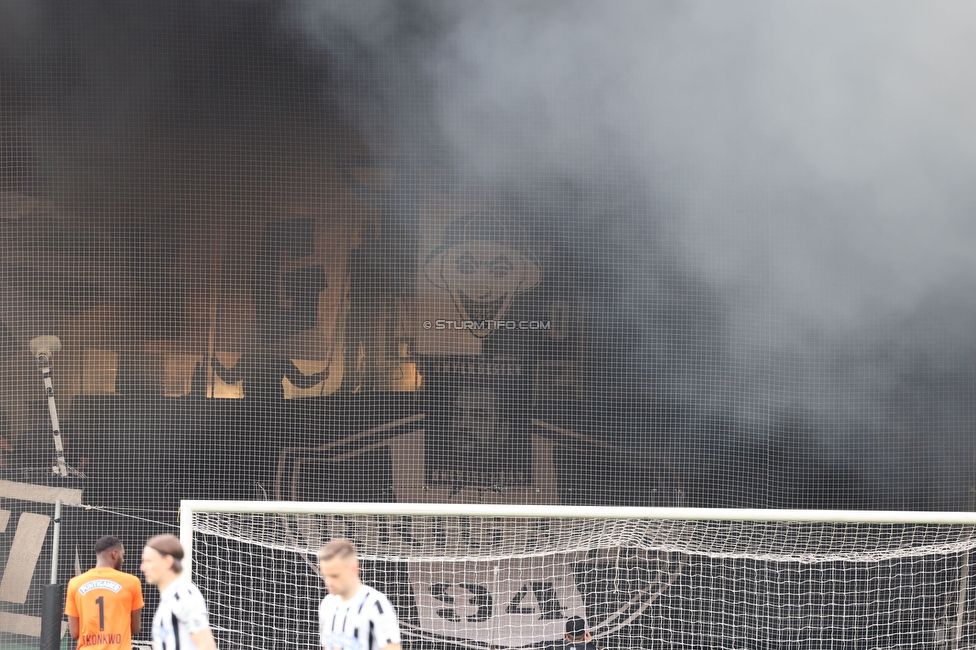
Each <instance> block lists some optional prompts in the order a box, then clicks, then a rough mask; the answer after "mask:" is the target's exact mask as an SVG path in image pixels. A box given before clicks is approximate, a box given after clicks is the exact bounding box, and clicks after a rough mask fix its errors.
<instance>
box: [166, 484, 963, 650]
mask: <svg viewBox="0 0 976 650" xmlns="http://www.w3.org/2000/svg"><path fill="white" fill-rule="evenodd" d="M974 522H976V518H974V517H973V516H972V515H967V514H950V515H946V514H943V513H872V512H830V511H824V512H812V511H775V510H769V511H751V510H713V509H683V508H588V507H577V508H574V507H558V506H557V507H520V506H453V505H451V506H448V505H433V504H429V505H408V504H365V503H356V504H335V503H333V504H327V503H326V504H309V503H294V502H184V504H183V510H182V519H181V527H182V528H181V536H182V539H183V542H184V545H185V546H186V547H187V549H188V559H189V565H190V566H191V567H192V569H191V573H192V578H193V580H194V581H195V582H196V583H197V584H198V586H199V587H200V589H201V591H202V592H203V594H204V597H205V598H206V599H207V602H208V605H209V608H210V616H211V619H210V620H211V625H212V627H213V628H214V631H215V635H216V636H217V638H218V647H220V648H222V649H227V648H255V647H261V648H299V647H300V648H309V647H316V646H317V645H318V638H317V629H318V622H317V610H318V604H319V602H320V601H321V599H322V597H323V596H324V595H325V589H324V586H323V583H322V580H321V578H320V577H319V575H318V571H317V560H316V551H317V550H318V549H319V547H320V546H321V545H322V544H323V543H324V542H326V541H328V540H329V539H332V538H336V537H345V538H348V539H351V540H353V541H354V542H355V543H356V545H357V547H358V548H359V549H360V554H361V561H360V564H361V569H362V577H363V580H364V582H366V583H367V584H371V585H373V586H374V587H377V588H378V589H380V590H381V591H383V592H384V593H385V594H386V595H387V596H388V597H389V598H390V600H391V601H392V602H393V604H394V606H395V607H396V609H397V613H398V615H399V618H400V621H401V630H402V634H403V643H404V647H405V648H445V647H458V648H460V647H464V648H481V649H484V650H488V649H491V648H510V647H524V646H536V647H542V646H544V645H547V644H549V643H551V642H554V641H556V640H558V639H561V638H562V636H563V633H564V628H565V623H566V621H567V619H568V618H569V617H572V616H581V617H583V618H584V619H585V620H586V623H587V627H588V629H589V631H590V632H591V633H592V635H593V636H594V637H595V639H596V641H597V645H598V646H599V647H601V648H608V649H612V648H651V647H655V648H657V647H670V648H730V649H745V648H810V649H813V648H864V649H870V648H907V647H912V648H922V647H925V648H953V649H955V648H967V647H972V646H973V644H976V636H974V634H976V628H974V626H973V621H972V614H973V605H974V599H973V589H972V588H971V583H972V582H976V580H970V575H969V574H970V569H969V566H970V564H969V563H970V552H971V549H972V548H973V545H974V528H973V524H974ZM974 559H976V558H974Z"/></svg>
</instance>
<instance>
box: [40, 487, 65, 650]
mask: <svg viewBox="0 0 976 650" xmlns="http://www.w3.org/2000/svg"><path fill="white" fill-rule="evenodd" d="M60 542H61V499H58V500H57V501H55V502H54V539H53V541H52V543H51V547H52V548H51V584H49V585H47V586H46V587H44V600H43V601H42V603H41V647H40V650H59V648H60V647H61V621H62V620H63V618H64V617H63V616H62V614H61V613H62V612H63V611H64V610H63V609H62V607H63V606H64V602H63V597H62V595H61V585H60V584H58V547H59V546H60Z"/></svg>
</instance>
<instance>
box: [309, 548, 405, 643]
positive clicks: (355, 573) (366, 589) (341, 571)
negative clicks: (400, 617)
mask: <svg viewBox="0 0 976 650" xmlns="http://www.w3.org/2000/svg"><path fill="white" fill-rule="evenodd" d="M319 570H320V571H321V572H322V579H323V580H324V581H325V586H326V588H327V589H328V590H329V595H328V596H326V597H325V598H324V599H323V600H322V604H321V605H319V636H320V639H321V644H322V647H323V648H324V649H325V650H400V623H399V621H397V615H396V611H395V610H394V609H393V605H391V604H390V601H389V599H388V598H387V597H386V596H384V595H383V594H381V593H380V592H379V591H377V590H376V589H373V588H372V587H370V586H368V585H364V584H363V583H362V581H361V580H360V578H359V557H358V553H357V551H356V546H355V545H354V544H353V543H352V542H350V541H349V540H348V539H333V540H332V541H330V542H329V543H328V544H326V545H325V546H323V547H322V548H321V549H320V550H319Z"/></svg>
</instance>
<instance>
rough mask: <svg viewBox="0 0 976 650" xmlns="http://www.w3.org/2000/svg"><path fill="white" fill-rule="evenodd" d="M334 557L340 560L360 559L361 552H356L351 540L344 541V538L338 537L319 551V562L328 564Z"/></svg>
mask: <svg viewBox="0 0 976 650" xmlns="http://www.w3.org/2000/svg"><path fill="white" fill-rule="evenodd" d="M334 557H338V558H350V557H351V558H352V559H354V560H356V559H358V558H359V552H358V551H357V550H356V545H355V544H353V543H352V542H351V541H350V540H348V539H344V538H342V537H337V538H335V539H333V540H331V541H329V543H328V544H326V545H325V546H323V547H322V548H320V549H319V561H320V562H327V561H328V560H331V559H332V558H334Z"/></svg>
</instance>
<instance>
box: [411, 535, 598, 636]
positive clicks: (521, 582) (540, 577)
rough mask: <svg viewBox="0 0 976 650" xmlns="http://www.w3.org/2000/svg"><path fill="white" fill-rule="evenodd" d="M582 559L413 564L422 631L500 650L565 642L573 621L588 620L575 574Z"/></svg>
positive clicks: (550, 557) (559, 558) (552, 557)
mask: <svg viewBox="0 0 976 650" xmlns="http://www.w3.org/2000/svg"><path fill="white" fill-rule="evenodd" d="M576 559H577V557H576V555H575V554H573V555H550V556H541V557H527V558H518V559H506V560H499V561H494V562H463V561H462V562H417V563H413V562H412V563H410V582H411V585H412V586H413V592H414V598H415V600H416V603H417V610H418V613H419V616H420V627H421V628H422V629H423V631H424V632H426V633H431V634H435V635H441V636H448V637H453V638H458V639H468V640H471V641H477V642H479V643H486V644H490V645H494V646H500V647H517V646H522V645H527V644H530V643H537V642H540V641H553V640H556V639H559V638H561V637H562V635H563V629H564V626H565V623H566V619H567V618H569V617H570V616H585V615H586V611H585V607H584V604H583V598H582V597H581V596H580V593H579V591H578V590H577V589H576V582H575V579H574V576H573V572H572V567H573V564H574V562H575V561H576Z"/></svg>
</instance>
